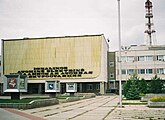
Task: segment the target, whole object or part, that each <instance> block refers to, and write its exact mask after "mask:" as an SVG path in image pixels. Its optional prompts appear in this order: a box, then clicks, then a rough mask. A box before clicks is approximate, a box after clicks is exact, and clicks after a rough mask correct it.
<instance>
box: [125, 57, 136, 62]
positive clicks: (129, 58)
mask: <svg viewBox="0 0 165 120" xmlns="http://www.w3.org/2000/svg"><path fill="white" fill-rule="evenodd" d="M134 60H135V59H134V56H128V57H127V61H134Z"/></svg>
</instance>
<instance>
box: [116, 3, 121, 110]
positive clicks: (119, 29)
mask: <svg viewBox="0 0 165 120" xmlns="http://www.w3.org/2000/svg"><path fill="white" fill-rule="evenodd" d="M117 1H118V27H119V28H118V33H119V36H118V37H119V61H118V63H119V106H120V107H122V86H121V79H122V78H121V25H120V0H117Z"/></svg>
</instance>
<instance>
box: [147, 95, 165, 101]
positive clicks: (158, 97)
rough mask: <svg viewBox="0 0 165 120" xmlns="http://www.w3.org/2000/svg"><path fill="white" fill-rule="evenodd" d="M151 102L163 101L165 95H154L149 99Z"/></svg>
mask: <svg viewBox="0 0 165 120" xmlns="http://www.w3.org/2000/svg"><path fill="white" fill-rule="evenodd" d="M150 100H151V101H152V102H165V96H156V97H153V98H151V99H150Z"/></svg>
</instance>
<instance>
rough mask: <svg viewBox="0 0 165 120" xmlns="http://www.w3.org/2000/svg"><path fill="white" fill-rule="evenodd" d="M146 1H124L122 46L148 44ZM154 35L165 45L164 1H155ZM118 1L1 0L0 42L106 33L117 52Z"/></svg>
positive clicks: (122, 5)
mask: <svg viewBox="0 0 165 120" xmlns="http://www.w3.org/2000/svg"><path fill="white" fill-rule="evenodd" d="M145 1H146V0H121V29H122V45H131V44H137V45H139V44H145V43H146V39H147V37H146V36H145V34H144V30H145V29H146V27H145V23H146V21H147V20H146V19H145V17H144V16H145V7H144V3H145ZM152 2H153V15H154V28H155V30H156V35H154V39H155V41H157V44H164V43H165V42H164V41H165V35H164V33H165V0H152ZM117 13H118V8H117V0H0V39H10V38H12V39H16V38H24V37H29V38H31V37H34V38H35V37H56V36H72V35H90V34H104V35H105V38H109V39H110V49H111V50H116V49H118V14H117Z"/></svg>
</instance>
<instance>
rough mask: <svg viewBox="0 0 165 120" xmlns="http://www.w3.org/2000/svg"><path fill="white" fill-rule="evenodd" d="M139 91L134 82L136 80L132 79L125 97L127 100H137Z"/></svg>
mask: <svg viewBox="0 0 165 120" xmlns="http://www.w3.org/2000/svg"><path fill="white" fill-rule="evenodd" d="M139 93H140V92H139V90H138V85H137V84H136V81H132V84H131V86H130V89H129V90H128V92H127V93H126V99H128V100H138V99H139V98H140V96H139Z"/></svg>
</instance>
